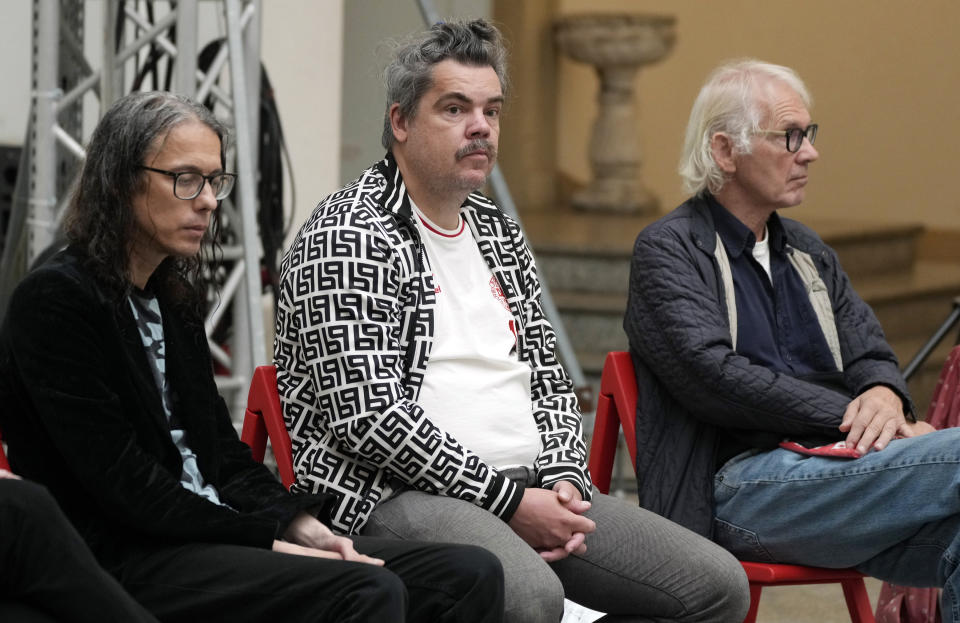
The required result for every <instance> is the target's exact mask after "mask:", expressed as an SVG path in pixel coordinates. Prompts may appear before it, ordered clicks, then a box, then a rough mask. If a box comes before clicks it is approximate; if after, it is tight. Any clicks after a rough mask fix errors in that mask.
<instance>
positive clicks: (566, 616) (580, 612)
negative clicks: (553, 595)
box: [560, 599, 604, 623]
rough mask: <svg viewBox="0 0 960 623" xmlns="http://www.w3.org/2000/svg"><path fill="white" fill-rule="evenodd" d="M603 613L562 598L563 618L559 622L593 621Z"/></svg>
mask: <svg viewBox="0 0 960 623" xmlns="http://www.w3.org/2000/svg"><path fill="white" fill-rule="evenodd" d="M603 615H604V613H603V612H597V611H596V610H591V609H590V608H587V607H586V606H581V605H580V604H578V603H574V602H572V601H570V600H569V599H564V600H563V619H561V621H560V623H593V621H596V620H597V619H599V618H600V617H602V616H603Z"/></svg>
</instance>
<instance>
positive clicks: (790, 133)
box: [757, 123, 820, 154]
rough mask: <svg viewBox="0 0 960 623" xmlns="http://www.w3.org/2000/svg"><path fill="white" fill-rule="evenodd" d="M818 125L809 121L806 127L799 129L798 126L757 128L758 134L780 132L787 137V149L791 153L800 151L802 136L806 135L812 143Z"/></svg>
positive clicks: (815, 136)
mask: <svg viewBox="0 0 960 623" xmlns="http://www.w3.org/2000/svg"><path fill="white" fill-rule="evenodd" d="M819 127H820V126H818V125H817V124H816V123H811V124H810V125H808V126H807V127H806V129H804V130H801V129H800V128H790V129H789V130H757V132H758V133H759V134H780V135H782V136H786V137H787V151H789V152H790V153H792V154H795V153H797V152H798V151H800V145H801V144H802V143H803V137H807V140H808V141H810V144H811V145H813V142H814V141H816V140H817V129H818V128H819Z"/></svg>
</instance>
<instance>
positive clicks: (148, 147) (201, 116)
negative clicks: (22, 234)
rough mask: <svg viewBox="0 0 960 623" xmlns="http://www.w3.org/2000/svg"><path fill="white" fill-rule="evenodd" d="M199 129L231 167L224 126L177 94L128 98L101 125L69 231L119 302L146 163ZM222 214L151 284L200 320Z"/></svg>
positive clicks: (223, 162) (159, 270) (216, 214)
mask: <svg viewBox="0 0 960 623" xmlns="http://www.w3.org/2000/svg"><path fill="white" fill-rule="evenodd" d="M186 122H200V123H202V124H204V125H205V126H207V127H208V128H210V129H211V130H213V132H214V133H215V134H216V135H217V137H218V138H219V139H220V163H221V166H224V167H225V166H226V147H227V146H226V136H227V130H226V127H225V126H224V125H223V124H222V123H220V121H218V120H217V118H216V117H214V115H213V113H212V112H210V110H209V109H207V108H205V107H204V106H202V105H201V104H198V103H197V102H194V101H193V100H191V99H189V98H186V97H183V96H180V95H174V94H172V93H166V92H160V91H150V92H137V93H131V94H129V95H126V96H124V97H122V98H120V99H119V100H117V102H116V103H115V104H114V105H113V106H111V107H110V109H109V110H108V111H107V113H106V114H105V115H104V116H103V119H101V120H100V123H99V124H97V127H96V129H95V130H94V131H93V136H92V137H91V139H90V144H89V145H88V146H87V158H86V161H85V162H84V164H83V171H82V172H81V174H80V180H79V182H78V183H77V185H76V187H75V189H74V191H73V196H72V197H71V199H70V205H69V207H68V210H67V213H66V216H65V218H64V231H65V233H66V236H67V240H68V241H69V242H70V244H71V245H72V246H73V247H74V248H76V249H78V250H80V251H81V252H82V253H83V254H84V255H85V259H86V263H87V267H88V268H89V269H90V270H91V271H93V273H94V275H95V277H96V278H97V279H98V280H99V281H100V282H101V283H102V284H103V285H104V286H106V287H107V288H108V290H109V291H110V292H112V293H113V295H114V296H115V297H116V300H117V302H120V301H122V300H123V298H125V297H126V295H127V294H128V293H129V291H130V288H131V282H130V274H129V268H128V267H129V261H130V257H129V248H128V244H129V242H130V240H131V238H132V236H133V233H134V227H135V221H134V216H133V201H134V198H135V197H136V196H137V195H138V194H139V193H141V192H144V184H145V179H146V172H145V171H143V170H142V169H140V165H142V164H144V162H145V160H146V157H147V156H148V155H149V154H150V152H151V151H152V150H153V149H155V148H156V146H157V145H158V143H160V142H162V141H163V139H164V138H165V137H166V136H167V134H168V133H169V132H170V131H171V130H172V129H173V128H175V127H176V126H178V125H180V124H181V123H186ZM219 212H220V211H219V210H214V212H213V214H212V215H211V220H212V225H211V227H210V229H209V230H208V231H207V234H206V235H205V236H204V240H203V244H202V245H201V246H200V250H199V251H198V252H197V254H196V255H195V256H193V257H186V258H183V257H168V258H166V259H165V260H164V261H163V262H162V263H161V264H160V266H158V267H157V270H156V271H155V272H154V274H153V276H152V277H151V285H152V287H154V288H156V289H157V290H158V293H163V294H166V295H168V296H170V297H171V298H173V300H176V301H178V302H179V303H182V304H185V305H186V306H188V307H189V308H191V309H192V310H193V311H194V312H196V313H197V314H198V315H202V314H203V311H204V308H205V306H206V294H207V290H208V286H209V285H210V283H211V277H210V275H211V274H212V271H211V270H204V267H205V265H206V264H207V263H208V262H212V261H213V260H214V259H215V256H216V255H217V254H218V253H219V245H218V240H219V233H220V218H219Z"/></svg>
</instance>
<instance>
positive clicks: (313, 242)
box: [274, 154, 592, 534]
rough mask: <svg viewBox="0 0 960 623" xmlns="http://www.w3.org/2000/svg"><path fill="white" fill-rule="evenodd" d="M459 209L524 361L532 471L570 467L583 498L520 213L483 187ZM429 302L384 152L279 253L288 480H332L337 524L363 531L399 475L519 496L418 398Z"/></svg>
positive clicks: (490, 497) (411, 228)
mask: <svg viewBox="0 0 960 623" xmlns="http://www.w3.org/2000/svg"><path fill="white" fill-rule="evenodd" d="M460 213H461V215H462V217H463V218H464V220H465V222H466V223H467V226H468V227H470V229H471V231H472V233H473V236H474V239H475V240H477V243H478V246H479V248H480V252H481V254H482V255H483V257H484V259H485V260H486V262H487V265H488V266H489V267H490V270H491V271H492V272H493V274H494V276H495V277H496V278H497V280H498V281H499V283H500V287H501V288H502V289H503V292H504V294H505V296H506V299H507V302H508V304H509V306H510V310H511V311H512V313H513V316H514V319H515V322H516V326H517V327H518V330H517V352H518V356H519V358H520V360H521V361H526V362H527V363H528V364H529V365H530V369H531V401H532V403H533V416H534V418H535V419H536V423H537V428H538V430H539V431H540V452H539V455H538V456H537V459H536V462H535V465H534V468H535V470H536V471H537V476H538V482H539V484H540V486H543V487H551V486H553V485H554V484H555V483H557V482H559V481H561V480H567V481H570V482H571V483H573V484H574V485H575V486H576V487H577V489H579V490H580V492H581V494H582V495H583V497H584V499H587V500H588V499H590V494H591V487H592V485H591V482H590V475H589V474H588V473H587V468H586V447H585V445H584V442H583V431H582V428H581V416H580V409H579V406H578V404H577V400H576V398H575V397H574V394H573V385H572V383H571V382H570V379H569V378H568V377H567V375H566V373H565V372H564V370H563V368H562V367H561V366H560V364H559V362H558V361H557V359H556V356H555V353H554V346H555V342H556V336H555V334H554V332H553V328H552V327H551V326H550V323H549V322H548V321H547V319H546V318H545V317H544V316H543V311H542V309H541V306H540V282H539V280H538V279H537V273H536V268H535V266H534V262H533V256H532V254H531V253H530V250H529V248H528V247H527V245H526V243H525V242H524V239H523V235H522V233H521V231H520V228H519V227H518V226H517V224H516V222H514V221H513V220H511V219H510V218H508V217H507V216H505V215H504V214H503V213H502V212H501V211H500V210H499V209H498V208H497V207H496V205H494V204H493V203H492V202H491V201H490V200H489V199H487V198H486V197H484V196H483V195H481V194H480V193H477V192H475V193H472V194H471V195H470V196H469V197H467V199H466V201H465V202H464V204H463V207H462V208H461V210H460ZM435 303H436V301H435V297H434V286H433V277H432V271H431V270H430V259H429V258H428V257H427V256H426V253H425V251H424V248H423V244H422V242H421V241H420V237H419V234H418V232H417V228H416V225H415V223H414V221H413V214H412V209H411V205H410V199H409V196H408V195H407V193H406V188H405V186H404V183H403V179H402V177H401V175H400V171H399V169H398V167H397V165H396V161H395V160H394V159H393V157H392V155H390V154H388V155H387V157H386V158H385V159H384V160H382V161H380V162H378V163H377V164H375V165H374V166H372V167H370V168H369V169H367V170H366V171H365V172H364V173H363V174H362V175H361V176H360V178H359V179H357V180H355V181H354V182H352V183H351V184H349V185H348V186H346V187H345V188H343V189H341V190H339V191H337V192H335V193H333V194H332V195H330V196H329V197H327V198H326V199H324V200H323V201H322V202H320V204H319V205H318V206H317V207H316V209H315V210H314V211H313V214H312V215H311V216H310V218H309V219H308V220H307V222H306V223H305V224H304V225H303V227H302V228H301V230H300V232H299V233H298V234H297V237H296V238H295V239H294V241H293V244H292V246H291V247H290V249H289V250H288V251H287V253H286V256H285V257H284V260H283V268H282V277H281V287H280V296H279V303H278V315H277V331H276V340H275V343H274V350H275V363H276V366H277V383H278V387H279V391H280V399H281V402H282V404H283V412H284V418H285V420H286V424H287V429H288V430H289V431H290V438H291V441H292V443H293V455H294V469H295V471H296V475H297V480H296V482H295V483H294V485H293V487H292V489H291V490H292V491H298V492H318V491H324V492H330V493H335V494H337V495H338V496H339V497H340V503H339V504H338V505H337V506H336V508H335V509H334V510H333V511H332V517H331V519H332V523H333V527H334V528H335V529H336V530H338V531H340V532H342V533H347V534H350V533H356V532H358V531H359V530H360V529H361V528H362V527H363V525H364V524H365V523H366V521H367V519H368V518H369V516H370V513H371V512H372V511H373V509H374V508H375V507H376V505H377V504H378V503H379V502H381V501H382V500H384V499H385V497H386V496H389V495H390V493H391V492H393V491H396V490H398V489H399V488H402V487H409V488H415V489H418V490H420V491H425V492H429V493H434V494H439V495H446V496H450V497H456V498H460V499H463V500H467V501H469V502H472V503H474V504H477V505H478V506H480V507H482V508H485V509H487V510H489V511H490V512H492V513H494V514H496V515H497V516H499V517H500V518H502V519H503V520H504V521H507V520H509V519H510V517H511V516H512V515H513V513H514V511H515V510H516V508H517V506H518V505H519V504H520V499H521V498H522V497H523V490H522V489H521V488H520V487H518V486H517V485H516V484H514V483H513V482H512V481H510V480H509V479H507V478H505V477H504V476H503V475H502V474H500V473H499V472H497V470H496V469H494V468H492V467H491V466H489V465H486V464H485V463H484V462H483V461H482V460H480V458H479V457H478V456H477V455H475V454H473V453H472V452H471V451H470V450H469V449H467V448H465V447H463V446H462V445H461V444H460V443H459V442H457V440H456V439H454V438H453V437H451V436H450V435H448V434H445V433H444V431H442V430H440V429H439V428H438V427H437V426H436V425H434V424H433V422H431V421H430V419H429V418H427V417H426V416H425V415H424V413H423V410H422V409H421V408H420V407H419V406H418V405H417V402H416V401H417V396H418V395H419V392H420V386H421V384H422V382H423V375H424V372H425V370H426V367H427V362H428V361H429V357H430V348H431V345H432V342H433V314H434V307H435ZM464 399H465V400H469V396H464ZM451 408H456V405H451Z"/></svg>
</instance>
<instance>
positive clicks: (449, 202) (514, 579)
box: [275, 20, 748, 622]
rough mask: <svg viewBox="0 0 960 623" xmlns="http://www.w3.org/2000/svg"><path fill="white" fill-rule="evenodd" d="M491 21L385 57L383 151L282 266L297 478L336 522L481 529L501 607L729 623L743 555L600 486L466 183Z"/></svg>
mask: <svg viewBox="0 0 960 623" xmlns="http://www.w3.org/2000/svg"><path fill="white" fill-rule="evenodd" d="M504 58H505V52H504V49H503V47H502V44H501V41H500V36H499V33H498V32H497V30H496V29H495V28H493V27H492V26H490V25H489V24H487V23H486V22H483V21H479V20H478V21H474V22H470V23H446V24H438V25H436V26H434V27H433V28H431V29H430V30H429V31H427V32H426V33H423V34H421V35H420V36H418V37H417V38H415V39H413V40H411V41H410V42H409V43H407V44H405V45H403V46H402V47H400V48H399V49H398V51H397V53H396V55H395V58H394V60H393V62H392V63H391V64H390V66H389V67H388V68H387V70H386V82H387V102H388V103H387V110H386V115H385V120H384V132H383V143H384V146H385V147H386V148H387V150H388V153H387V155H386V157H385V159H384V160H382V161H381V162H379V163H377V164H375V165H374V166H372V167H371V168H370V169H368V170H367V171H365V172H364V173H363V174H362V175H361V176H360V177H359V178H358V179H357V180H356V181H354V182H352V183H351V184H349V185H347V186H346V187H345V188H343V189H341V190H339V191H337V192H335V193H333V194H332V195H330V196H329V197H327V198H326V199H324V200H323V201H322V202H321V203H320V204H319V205H318V206H317V208H316V209H315V210H314V212H313V214H312V216H311V217H310V218H309V219H308V220H307V222H306V224H304V226H303V228H302V229H301V230H300V232H299V234H298V235H297V237H296V238H295V240H294V241H293V244H292V246H291V248H290V249H289V251H288V252H287V255H286V257H285V258H284V262H283V276H282V284H281V291H280V295H279V310H278V317H277V338H276V344H275V348H276V365H277V379H278V384H279V390H280V395H281V401H282V403H283V408H284V414H285V417H286V421H287V426H288V428H289V430H290V434H291V439H292V442H293V451H294V463H295V468H296V472H297V481H296V483H295V484H294V486H293V489H294V490H295V491H303V492H307V491H310V492H318V491H324V492H330V493H335V494H337V495H338V496H339V498H340V502H339V505H338V507H337V508H336V509H335V510H334V511H333V512H332V515H333V523H334V526H335V528H337V529H339V530H340V531H342V532H346V533H362V534H374V535H381V536H390V537H395V538H400V539H418V540H426V541H451V542H459V543H471V544H477V545H482V546H484V547H486V548H487V549H489V550H491V551H492V552H493V553H494V554H496V555H497V556H498V557H499V558H500V560H501V562H502V564H503V567H504V571H505V583H506V613H507V620H510V621H554V622H555V621H558V620H559V619H560V617H561V615H562V611H563V602H564V596H565V595H566V596H568V597H570V598H571V599H572V600H574V601H577V602H580V603H583V604H584V605H587V606H589V607H591V608H595V609H598V610H603V611H605V612H608V613H610V614H611V615H621V616H619V617H618V618H617V619H616V620H618V621H628V620H640V618H641V617H642V618H643V620H648V619H649V618H656V619H657V620H677V621H734V620H740V619H741V618H742V617H743V615H744V613H745V611H746V607H747V601H748V598H747V587H746V581H745V578H744V576H743V572H742V570H741V568H740V566H739V564H737V562H736V560H735V559H733V558H732V557H731V556H730V555H728V554H727V553H726V552H724V551H723V550H722V549H721V548H718V547H717V546H715V545H714V544H712V543H710V542H709V541H708V540H706V539H703V538H702V537H699V536H697V535H695V534H693V533H692V532H689V531H687V530H686V529H684V528H681V527H679V526H677V525H676V524H673V523H671V522H669V521H667V520H664V519H663V518H661V517H659V516H657V515H654V514H652V513H649V512H647V511H644V510H643V509H640V508H637V507H636V506H634V505H631V504H628V503H625V502H622V501H620V500H617V499H616V498H612V497H609V496H606V495H601V494H599V493H597V492H596V491H595V490H593V487H592V483H591V481H590V475H589V473H588V472H587V469H586V447H585V445H584V442H583V436H582V429H581V416H580V412H579V408H578V405H577V401H576V398H575V397H574V394H573V391H572V385H571V383H570V380H569V378H568V377H567V375H566V373H565V372H564V370H563V368H562V367H561V366H560V364H559V362H558V361H557V359H556V357H555V354H554V342H555V336H554V333H553V330H552V328H551V327H550V324H549V323H548V322H547V320H546V319H545V318H544V316H543V312H542V309H541V306H540V286H539V282H538V280H537V275H536V269H535V266H534V261H533V256H532V254H531V253H530V250H529V248H528V247H527V245H526V243H525V241H524V239H523V235H522V233H521V231H520V228H519V227H518V226H517V224H516V223H515V222H514V221H512V220H511V219H510V218H508V217H507V216H505V215H504V214H503V213H502V212H501V211H500V210H499V209H498V208H497V207H496V206H495V205H494V204H493V203H492V202H490V200H488V199H487V198H485V197H484V196H483V195H481V194H480V193H478V192H475V191H476V190H477V189H478V188H480V187H481V186H482V185H483V184H484V183H485V181H486V178H487V176H488V175H489V173H490V171H491V170H492V168H493V165H494V162H495V160H496V149H497V140H498V135H499V116H500V112H501V109H502V107H503V104H504V91H505V86H506V74H505V67H504V65H505V61H504Z"/></svg>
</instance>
